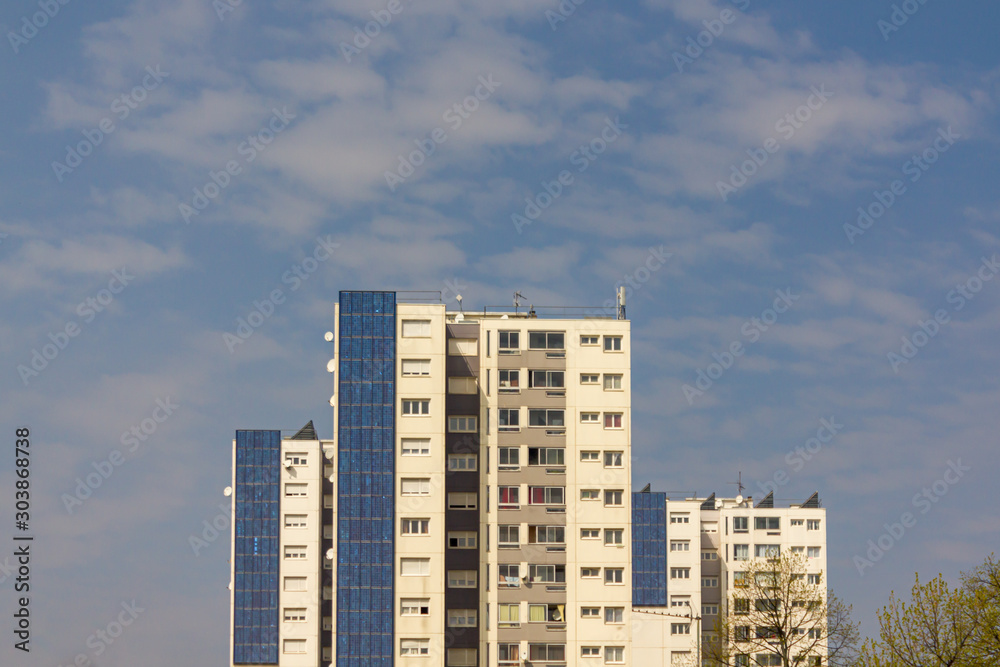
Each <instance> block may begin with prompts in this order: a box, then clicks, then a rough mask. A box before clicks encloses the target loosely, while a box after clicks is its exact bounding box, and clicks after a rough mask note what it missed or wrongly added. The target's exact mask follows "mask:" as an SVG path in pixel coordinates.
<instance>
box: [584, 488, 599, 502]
mask: <svg viewBox="0 0 1000 667" xmlns="http://www.w3.org/2000/svg"><path fill="white" fill-rule="evenodd" d="M600 497H601V492H600V491H599V490H598V489H580V500H597V499H598V498H600Z"/></svg>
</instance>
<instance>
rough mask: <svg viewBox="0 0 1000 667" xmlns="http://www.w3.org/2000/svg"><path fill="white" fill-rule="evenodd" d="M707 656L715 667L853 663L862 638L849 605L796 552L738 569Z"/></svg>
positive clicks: (749, 562) (754, 561) (752, 562)
mask: <svg viewBox="0 0 1000 667" xmlns="http://www.w3.org/2000/svg"><path fill="white" fill-rule="evenodd" d="M724 607H725V609H724V610H723V613H722V614H721V615H720V617H719V619H720V620H719V622H718V624H717V626H716V629H715V636H716V637H717V639H716V640H715V641H711V642H706V643H705V647H704V657H705V659H706V662H708V663H709V664H713V665H729V666H733V667H750V666H751V665H803V666H805V665H817V664H822V665H828V664H829V665H841V664H849V661H850V660H851V659H852V658H853V654H854V652H855V650H856V646H857V641H858V624H857V623H854V622H852V621H851V607H850V606H848V605H845V604H844V603H843V602H842V601H841V600H840V599H838V598H837V597H836V596H835V595H833V594H832V592H830V591H827V589H826V588H825V586H824V585H823V573H822V572H815V571H813V572H810V571H809V567H808V561H807V560H806V559H805V558H803V557H802V556H801V555H798V554H791V553H784V554H777V555H775V556H774V557H772V558H757V559H755V560H752V561H747V563H746V566H745V567H744V568H742V569H741V570H740V571H737V572H735V573H734V584H733V590H732V591H731V594H730V595H729V597H728V599H727V600H726V603H725V605H724Z"/></svg>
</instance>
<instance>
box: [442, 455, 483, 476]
mask: <svg viewBox="0 0 1000 667" xmlns="http://www.w3.org/2000/svg"><path fill="white" fill-rule="evenodd" d="M476 465H477V458H476V455H475V454H449V455H448V470H450V471H452V472H466V471H474V470H476Z"/></svg>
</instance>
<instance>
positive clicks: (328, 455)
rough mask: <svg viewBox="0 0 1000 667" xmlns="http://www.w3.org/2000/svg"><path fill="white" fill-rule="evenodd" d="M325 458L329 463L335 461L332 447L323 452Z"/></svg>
mask: <svg viewBox="0 0 1000 667" xmlns="http://www.w3.org/2000/svg"><path fill="white" fill-rule="evenodd" d="M323 456H325V457H326V460H327V461H332V460H333V448H332V447H327V448H325V449H324V450H323Z"/></svg>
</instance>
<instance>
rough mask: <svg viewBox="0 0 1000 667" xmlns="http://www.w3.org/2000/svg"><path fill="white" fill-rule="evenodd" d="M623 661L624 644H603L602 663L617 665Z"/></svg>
mask: <svg viewBox="0 0 1000 667" xmlns="http://www.w3.org/2000/svg"><path fill="white" fill-rule="evenodd" d="M624 662H625V647H624V646H605V647H604V663H605V664H607V665H617V664H621V663H624Z"/></svg>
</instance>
